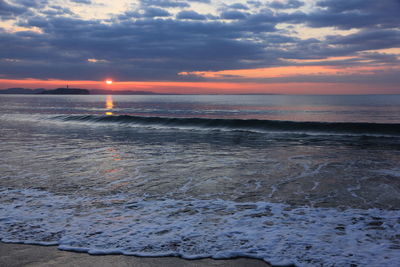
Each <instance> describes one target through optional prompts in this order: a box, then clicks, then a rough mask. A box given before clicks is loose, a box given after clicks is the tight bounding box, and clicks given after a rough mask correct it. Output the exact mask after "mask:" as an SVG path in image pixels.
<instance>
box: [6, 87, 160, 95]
mask: <svg viewBox="0 0 400 267" xmlns="http://www.w3.org/2000/svg"><path fill="white" fill-rule="evenodd" d="M0 94H9V95H11V94H17V95H20V94H24V95H108V94H112V95H157V94H158V93H154V92H149V91H129V90H126V91H112V90H101V89H90V90H89V89H81V88H57V89H44V88H37V89H27V88H8V89H2V90H1V89H0Z"/></svg>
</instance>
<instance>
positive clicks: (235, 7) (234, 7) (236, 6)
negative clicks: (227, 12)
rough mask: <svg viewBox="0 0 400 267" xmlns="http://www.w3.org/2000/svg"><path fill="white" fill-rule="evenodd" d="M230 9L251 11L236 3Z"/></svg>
mask: <svg viewBox="0 0 400 267" xmlns="http://www.w3.org/2000/svg"><path fill="white" fill-rule="evenodd" d="M228 7H229V8H232V9H242V10H248V9H249V8H248V7H247V6H245V5H243V4H241V3H235V4H232V5H229V6H228Z"/></svg>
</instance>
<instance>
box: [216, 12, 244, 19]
mask: <svg viewBox="0 0 400 267" xmlns="http://www.w3.org/2000/svg"><path fill="white" fill-rule="evenodd" d="M220 16H221V18H223V19H245V18H246V17H247V13H244V12H240V11H237V10H232V11H225V12H222V13H221V15H220Z"/></svg>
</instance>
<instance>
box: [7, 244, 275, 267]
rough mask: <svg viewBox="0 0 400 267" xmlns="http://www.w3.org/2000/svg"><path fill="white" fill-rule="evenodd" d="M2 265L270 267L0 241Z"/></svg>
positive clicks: (236, 261) (245, 260)
mask: <svg viewBox="0 0 400 267" xmlns="http://www.w3.org/2000/svg"><path fill="white" fill-rule="evenodd" d="M0 266H4V267H17V266H30V267H34V266H65V267H66V266H98V267H108V266H110V267H111V266H140V267H153V266H164V267H175V266H183V267H207V266H219V267H271V265H269V264H268V263H266V262H264V261H262V260H259V259H251V258H235V259H226V260H214V259H211V258H205V259H195V260H186V259H182V258H179V257H137V256H126V255H115V254H114V255H113V254H110V255H90V254H88V253H83V252H72V251H65V250H59V249H58V247H57V246H41V245H27V244H20V243H3V242H0Z"/></svg>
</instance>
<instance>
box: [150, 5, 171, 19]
mask: <svg viewBox="0 0 400 267" xmlns="http://www.w3.org/2000/svg"><path fill="white" fill-rule="evenodd" d="M170 15H171V14H170V13H169V12H168V11H166V10H164V9H161V8H157V7H148V8H146V9H145V11H144V14H143V16H144V17H146V18H154V17H168V16H170Z"/></svg>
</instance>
